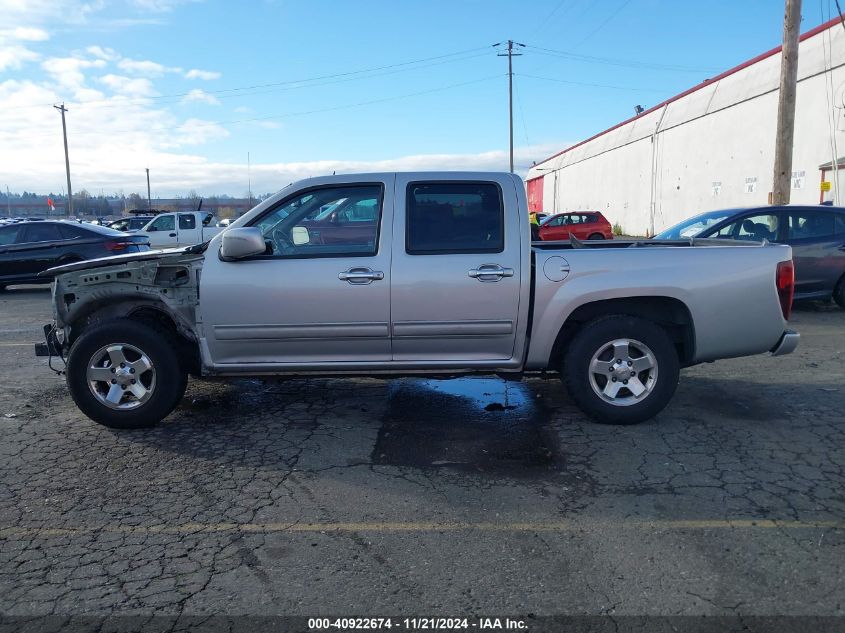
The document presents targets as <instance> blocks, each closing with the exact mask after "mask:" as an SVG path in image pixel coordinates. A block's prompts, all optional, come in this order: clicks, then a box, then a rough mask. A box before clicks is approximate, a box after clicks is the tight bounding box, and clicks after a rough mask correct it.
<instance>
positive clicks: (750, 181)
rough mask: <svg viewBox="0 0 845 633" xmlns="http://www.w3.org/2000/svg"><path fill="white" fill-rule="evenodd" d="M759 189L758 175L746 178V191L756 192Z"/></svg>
mask: <svg viewBox="0 0 845 633" xmlns="http://www.w3.org/2000/svg"><path fill="white" fill-rule="evenodd" d="M755 191H757V176H754V177H753V178H746V179H745V193H754V192H755Z"/></svg>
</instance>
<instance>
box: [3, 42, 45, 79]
mask: <svg viewBox="0 0 845 633" xmlns="http://www.w3.org/2000/svg"><path fill="white" fill-rule="evenodd" d="M40 58H41V56H40V55H39V54H38V53H36V52H35V51H31V50H29V49H28V48H26V47H25V46H19V45H17V44H12V45H9V44H3V43H2V42H0V72H2V71H4V70H18V69H19V68H21V67H22V66H23V65H24V64H25V63H27V62H34V61H36V60H38V59H40Z"/></svg>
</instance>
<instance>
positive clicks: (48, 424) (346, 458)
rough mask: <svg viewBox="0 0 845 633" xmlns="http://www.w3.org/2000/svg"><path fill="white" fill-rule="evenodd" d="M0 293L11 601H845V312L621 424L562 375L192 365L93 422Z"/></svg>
mask: <svg viewBox="0 0 845 633" xmlns="http://www.w3.org/2000/svg"><path fill="white" fill-rule="evenodd" d="M49 319H50V303H49V292H48V291H47V290H46V289H43V288H36V287H22V288H18V289H12V290H10V291H9V292H7V293H4V294H3V295H0V433H2V439H0V613H3V614H5V615H7V616H8V615H43V614H106V613H125V614H132V613H144V614H147V613H157V614H174V615H176V614H185V615H204V614H220V613H225V614H252V615H273V614H284V615H307V616H313V615H379V614H417V615H422V614H433V615H456V614H464V615H466V614H485V613H497V614H505V613H506V614H532V615H536V616H543V615H551V614H569V615H579V614H589V615H602V614H610V615H614V616H622V615H657V614H659V615H676V614H681V615H702V614H707V615H730V616H732V615H743V616H752V615H799V616H800V615H840V616H841V615H845V492H843V491H845V472H843V465H845V448H843V447H845V389H843V385H845V354H843V343H845V311H841V310H838V309H835V308H834V307H832V306H820V305H816V304H813V305H808V306H799V307H798V309H797V310H796V313H795V315H794V319H793V327H795V329H797V330H799V331H800V332H801V334H802V339H801V345H800V347H799V348H798V350H797V351H796V352H795V353H794V354H792V355H790V356H786V357H782V358H771V357H769V356H757V357H752V358H744V359H735V360H726V361H720V362H718V363H715V364H708V365H702V366H698V367H694V368H691V369H687V370H684V371H683V372H682V377H681V382H680V385H679V387H678V391H677V394H676V396H675V399H674V401H673V402H672V404H671V405H670V406H669V407H668V409H667V410H666V411H664V412H663V413H662V414H660V416H658V417H657V418H656V419H655V420H653V421H650V422H647V423H644V424H641V425H638V426H633V427H612V426H602V425H598V424H595V423H593V422H591V421H589V420H588V419H586V418H585V417H584V416H583V415H582V414H581V413H580V412H579V411H578V409H576V408H575V406H574V405H573V403H572V402H571V400H570V399H569V397H568V396H567V395H566V393H565V391H564V390H563V388H562V386H561V384H560V382H559V381H558V380H557V379H549V380H544V379H540V378H531V379H528V380H526V381H524V382H523V383H505V382H503V381H501V380H498V379H493V378H465V379H460V380H454V381H441V380H422V379H397V380H371V379H347V380H326V379H309V380H301V379H296V380H288V381H275V380H260V379H254V380H253V379H241V380H237V381H235V382H231V383H226V382H208V381H192V382H191V383H190V384H189V386H188V391H187V394H186V397H185V399H184V401H183V403H182V404H181V406H180V407H179V408H178V409H177V410H176V411H175V412H174V413H173V414H172V415H171V416H170V417H169V418H168V419H167V420H166V421H165V422H164V423H162V424H161V425H160V426H158V427H157V428H155V429H151V430H143V431H134V432H115V431H111V430H109V429H106V428H104V427H101V426H98V425H97V424H94V423H93V422H91V421H89V420H87V419H86V418H85V417H83V416H82V415H81V414H80V413H79V411H78V410H77V409H76V407H75V406H74V404H73V402H72V400H71V398H70V396H69V395H68V392H67V390H66V388H65V386H64V382H63V378H61V377H58V376H56V375H55V374H52V373H51V372H50V371H49V370H48V369H47V366H46V363H47V361H46V359H42V358H38V359H36V358H34V356H33V351H32V345H31V342H33V341H36V340H39V338H40V325H41V324H42V323H46V322H47V321H49Z"/></svg>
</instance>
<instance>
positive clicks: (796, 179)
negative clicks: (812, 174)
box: [792, 170, 806, 189]
mask: <svg viewBox="0 0 845 633" xmlns="http://www.w3.org/2000/svg"><path fill="white" fill-rule="evenodd" d="M805 176H806V174H805V173H804V171H803V170H802V171H793V172H792V188H793V189H803V188H804V181H805V179H806V178H805Z"/></svg>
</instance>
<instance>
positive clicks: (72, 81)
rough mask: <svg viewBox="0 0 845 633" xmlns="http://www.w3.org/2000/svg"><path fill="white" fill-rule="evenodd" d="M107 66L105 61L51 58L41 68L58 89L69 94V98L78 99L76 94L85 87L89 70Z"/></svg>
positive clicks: (79, 58) (80, 58)
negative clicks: (86, 73) (86, 72)
mask: <svg viewBox="0 0 845 633" xmlns="http://www.w3.org/2000/svg"><path fill="white" fill-rule="evenodd" d="M105 65H106V62H105V60H103V59H84V58H82V57H50V58H48V59H45V60H44V61H43V62H41V68H43V69H44V71H46V72H47V74H48V75H50V76H51V77H52V78H53V81H54V82H55V83H56V84H58V87H60V88H62V89H63V91H65V92H69V93H70V95H69V96H74V98H76V95H75V92H76V91H78V90H80V89H81V88H83V87H84V85H85V73H84V72H82V71H83V70H84V69H87V68H102V67H104V66H105Z"/></svg>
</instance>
